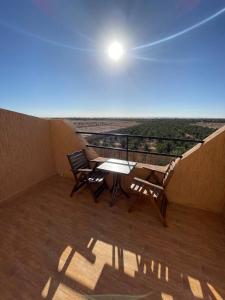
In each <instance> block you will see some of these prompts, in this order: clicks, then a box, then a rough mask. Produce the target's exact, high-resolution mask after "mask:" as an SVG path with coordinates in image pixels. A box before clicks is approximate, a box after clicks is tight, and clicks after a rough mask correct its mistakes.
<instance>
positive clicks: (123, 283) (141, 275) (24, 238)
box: [0, 110, 225, 300]
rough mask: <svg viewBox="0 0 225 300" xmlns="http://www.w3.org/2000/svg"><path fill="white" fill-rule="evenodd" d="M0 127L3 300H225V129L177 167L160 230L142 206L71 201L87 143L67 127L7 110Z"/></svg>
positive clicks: (87, 198) (81, 195) (84, 193)
mask: <svg viewBox="0 0 225 300" xmlns="http://www.w3.org/2000/svg"><path fill="white" fill-rule="evenodd" d="M0 126H1V128H3V130H2V131H1V132H0V143H1V151H0V156H1V170H0V180H1V187H0V199H1V204H0V228H1V230H0V236H1V248H0V268H1V274H0V286H1V298H2V299H112V297H111V298H109V297H108V298H107V296H106V295H117V298H116V299H129V298H128V297H126V296H130V297H131V296H136V298H138V297H139V299H156V300H157V299H163V300H164V299H167V300H175V299H213V300H214V299H216V300H218V299H219V300H221V299H224V297H225V286H224V278H225V256H224V249H225V234H224V232H225V231H224V229H225V227H224V226H225V224H224V217H223V214H224V212H225V211H224V204H225V202H224V199H225V197H224V176H223V175H225V174H224V173H223V172H224V157H225V156H224V147H222V146H224V138H225V129H224V128H222V129H221V130H219V131H218V132H216V133H215V134H213V135H212V136H211V137H209V138H208V139H206V140H205V141H204V144H203V145H197V146H195V147H194V148H193V149H191V150H190V151H189V152H188V153H185V154H184V156H183V157H182V158H181V161H180V163H179V166H178V167H177V169H176V170H175V172H174V176H173V178H172V180H171V184H170V186H169V187H168V190H167V193H168V198H169V200H170V204H169V208H168V224H169V226H168V228H164V227H163V226H161V224H160V222H159V221H158V218H157V215H156V214H155V212H154V210H153V209H152V207H151V206H150V205H149V203H148V202H146V201H144V200H143V202H142V203H141V204H140V205H138V206H137V208H136V209H135V210H134V212H133V213H132V214H128V213H127V205H128V203H127V201H128V200H127V199H126V198H123V197H121V199H119V200H118V201H117V203H116V205H115V206H113V207H112V208H110V207H109V205H108V200H109V197H110V194H109V193H108V192H104V193H103V194H102V195H101V197H100V199H99V200H100V201H99V203H97V204H96V203H94V201H93V199H92V197H91V195H90V194H89V192H88V190H87V189H82V190H81V191H80V192H78V193H76V194H75V195H74V196H73V198H70V197H69V193H70V190H71V188H72V186H73V179H72V178H71V177H70V176H71V174H70V170H69V166H68V163H67V161H66V159H65V154H66V153H69V152H71V151H72V150H78V149H81V148H83V147H85V144H86V141H85V140H83V138H82V137H81V136H80V135H78V134H74V130H73V128H72V127H70V124H69V123H68V122H65V121H63V120H43V119H38V118H33V117H30V116H25V115H21V114H16V113H13V112H8V111H3V110H2V111H0ZM87 151H88V155H89V156H90V158H97V155H96V153H95V152H94V151H93V149H92V148H90V149H89V150H87ZM212 157H213V159H212ZM155 168H156V169H157V168H162V167H160V166H155ZM143 172H144V171H143V169H142V164H141V163H139V164H138V166H137V168H136V170H135V174H139V175H140V176H141V175H143ZM125 183H127V184H129V180H126V182H125V181H124V184H125ZM212 195H214V196H212ZM91 295H93V296H91ZM94 295H97V296H94ZM103 295H104V296H103ZM119 295H120V298H119ZM101 296H103V297H101ZM140 296H142V298H140ZM130 299H133V298H130Z"/></svg>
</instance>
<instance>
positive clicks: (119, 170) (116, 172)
mask: <svg viewBox="0 0 225 300" xmlns="http://www.w3.org/2000/svg"><path fill="white" fill-rule="evenodd" d="M136 164H137V163H136V162H133V161H127V160H121V159H114V158H110V159H108V160H107V161H106V162H104V163H102V164H101V165H99V166H98V167H97V169H100V170H104V171H108V172H111V173H112V174H113V185H112V188H111V192H112V198H111V201H110V206H113V205H114V203H115V202H116V196H117V194H118V193H119V192H121V193H123V194H124V195H125V196H126V197H129V195H128V194H127V193H126V192H125V190H124V189H123V187H122V185H121V175H129V174H130V172H131V171H132V170H133V169H134V167H135V166H136Z"/></svg>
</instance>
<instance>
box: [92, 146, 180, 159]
mask: <svg viewBox="0 0 225 300" xmlns="http://www.w3.org/2000/svg"><path fill="white" fill-rule="evenodd" d="M86 147H91V148H99V149H110V150H116V151H124V152H125V151H127V149H124V148H114V147H106V146H96V145H90V144H89V145H86ZM128 152H133V153H143V154H152V155H159V156H170V157H180V158H182V155H176V154H168V153H157V152H148V151H141V150H131V149H128Z"/></svg>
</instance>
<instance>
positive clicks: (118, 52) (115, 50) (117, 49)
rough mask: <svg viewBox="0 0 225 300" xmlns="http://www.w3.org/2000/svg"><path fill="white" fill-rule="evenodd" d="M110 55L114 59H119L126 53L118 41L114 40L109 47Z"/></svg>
mask: <svg viewBox="0 0 225 300" xmlns="http://www.w3.org/2000/svg"><path fill="white" fill-rule="evenodd" d="M108 55H109V57H110V58H111V59H112V60H115V61H119V60H120V59H121V58H122V56H123V55H124V48H123V46H122V45H121V44H120V43H118V42H113V43H111V44H110V45H109V47H108Z"/></svg>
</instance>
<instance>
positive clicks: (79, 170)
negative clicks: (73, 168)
mask: <svg viewBox="0 0 225 300" xmlns="http://www.w3.org/2000/svg"><path fill="white" fill-rule="evenodd" d="M77 171H78V172H83V173H90V172H92V171H93V169H88V168H85V169H78V170H77Z"/></svg>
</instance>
